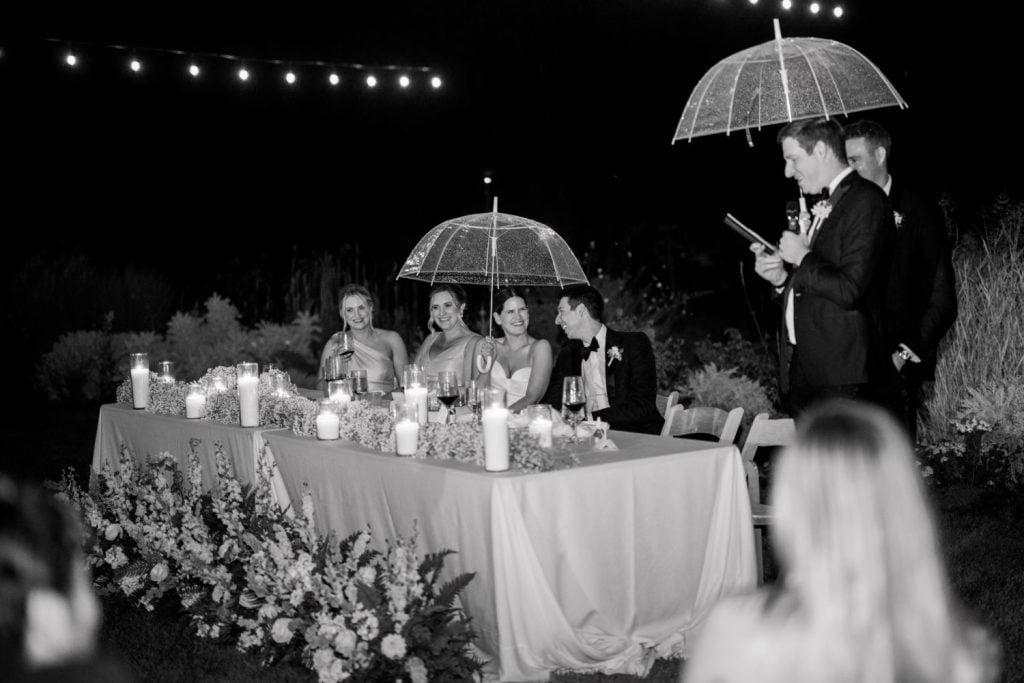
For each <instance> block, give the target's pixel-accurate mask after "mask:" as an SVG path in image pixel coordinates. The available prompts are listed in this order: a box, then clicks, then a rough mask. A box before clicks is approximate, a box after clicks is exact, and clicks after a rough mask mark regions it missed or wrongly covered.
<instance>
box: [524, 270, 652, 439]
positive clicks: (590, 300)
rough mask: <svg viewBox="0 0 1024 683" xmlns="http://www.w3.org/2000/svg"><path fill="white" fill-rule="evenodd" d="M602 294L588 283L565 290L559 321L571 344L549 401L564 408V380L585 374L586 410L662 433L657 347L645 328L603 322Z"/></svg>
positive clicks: (616, 425)
mask: <svg viewBox="0 0 1024 683" xmlns="http://www.w3.org/2000/svg"><path fill="white" fill-rule="evenodd" d="M603 314H604V298H603V297H602V296H601V293H600V292H598V291H597V290H596V289H594V288H593V287H591V286H590V285H571V286H569V287H566V288H565V289H563V290H562V292H561V298H560V299H559V301H558V316H557V317H556V318H555V324H556V325H559V326H560V327H561V328H562V330H564V331H565V334H566V336H567V337H568V338H569V343H568V344H566V345H565V346H563V347H562V350H561V351H559V353H558V358H556V359H555V367H554V369H553V371H552V373H551V382H550V383H549V384H548V393H547V396H545V398H544V402H545V403H550V404H551V405H553V406H555V407H557V408H561V406H562V380H563V379H564V378H565V377H568V376H571V375H582V376H583V384H584V386H585V387H586V391H587V409H588V410H589V412H590V413H591V414H592V415H593V416H594V417H595V418H601V419H602V420H604V421H605V422H607V423H608V424H609V425H610V426H611V428H612V429H619V430H623V431H629V432H644V433H647V434H658V433H660V432H661V427H662V425H663V424H664V422H665V420H664V418H663V417H662V415H661V413H659V412H658V406H657V404H656V403H655V396H656V394H657V391H658V382H657V373H656V370H655V363H654V351H653V349H652V348H651V340H650V339H648V338H647V335H646V334H644V333H643V332H618V331H616V330H613V329H610V328H609V327H608V326H606V325H605V324H604V323H603V322H602V321H601V319H602V316H603Z"/></svg>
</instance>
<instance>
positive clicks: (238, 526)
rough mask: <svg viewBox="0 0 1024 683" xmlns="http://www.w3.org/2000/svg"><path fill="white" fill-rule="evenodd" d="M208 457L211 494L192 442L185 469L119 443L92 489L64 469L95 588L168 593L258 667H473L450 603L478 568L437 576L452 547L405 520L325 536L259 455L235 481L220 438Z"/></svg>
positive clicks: (421, 674) (335, 673) (453, 673)
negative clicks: (280, 493) (276, 494)
mask: <svg viewBox="0 0 1024 683" xmlns="http://www.w3.org/2000/svg"><path fill="white" fill-rule="evenodd" d="M215 459H216V466H217V482H218V483H217V485H216V487H215V488H214V490H212V491H207V492H203V491H202V470H201V467H200V463H199V458H198V456H197V454H196V452H195V449H193V453H192V454H191V455H190V457H189V465H188V472H187V476H183V475H182V473H181V472H180V471H179V470H178V467H177V460H176V459H175V458H174V456H172V455H170V454H168V453H162V454H160V455H159V456H157V457H156V458H155V459H153V460H150V461H148V462H146V463H145V464H139V463H137V462H136V461H135V460H134V458H133V457H132V456H131V455H130V454H129V453H128V452H127V451H126V450H124V451H122V453H121V459H120V466H119V467H118V468H116V469H114V468H111V467H110V466H109V465H108V466H105V467H104V469H103V472H102V473H101V474H100V476H99V478H98V482H97V486H96V487H95V490H94V492H93V493H87V492H85V491H83V490H82V489H81V488H80V487H79V486H78V485H77V483H76V481H75V478H74V473H73V472H72V471H71V470H68V471H67V472H66V473H65V475H64V479H63V482H62V484H63V488H62V491H61V492H60V493H58V494H57V495H60V496H63V497H66V498H67V500H69V501H70V502H71V503H72V504H73V505H74V506H76V507H77V509H78V510H79V512H80V513H81V515H82V518H83V519H84V520H85V523H86V525H87V527H88V532H89V533H87V534H85V539H84V543H85V545H86V553H87V557H88V559H89V562H90V564H92V565H93V567H94V574H95V577H96V585H97V586H98V587H99V591H100V593H101V594H113V593H121V594H124V595H125V596H127V597H128V598H129V599H130V600H132V601H134V602H136V603H137V604H138V605H140V606H142V607H144V608H146V609H149V610H152V609H154V607H155V606H156V605H157V604H158V603H160V602H161V601H172V602H176V603H178V604H179V605H180V607H181V608H184V610H185V611H186V612H187V613H188V614H189V615H190V616H191V620H192V625H193V626H194V628H195V633H196V635H197V636H199V637H202V638H215V639H219V640H224V641H231V642H234V643H235V644H236V645H237V647H238V648H239V649H242V650H246V651H254V652H258V653H259V654H261V655H262V661H263V663H264V664H267V665H269V664H272V663H274V662H277V661H281V660H282V659H284V658H290V659H291V658H301V660H302V661H303V663H304V664H305V665H306V666H308V667H309V668H310V669H312V670H313V671H315V672H316V674H317V677H318V679H319V680H320V681H340V680H345V679H348V678H352V679H354V680H389V681H390V680H403V681H416V682H425V681H427V680H478V679H479V677H480V670H481V663H480V662H479V661H477V659H475V658H474V657H473V655H472V654H471V651H470V645H471V643H472V641H473V639H474V638H475V634H474V632H473V630H472V628H471V627H470V625H469V621H468V619H467V618H466V617H465V615H464V614H463V612H462V610H461V609H460V608H458V607H455V606H453V605H454V604H455V599H456V597H457V596H458V594H459V593H460V592H461V591H462V590H463V589H464V588H465V587H466V586H467V585H468V584H469V582H470V581H471V580H472V578H473V576H474V575H473V574H469V573H467V574H462V575H460V576H457V577H455V578H453V579H451V580H450V581H447V582H445V583H444V584H443V585H440V586H439V585H437V584H438V581H439V576H440V573H441V570H442V568H443V565H444V558H445V557H446V556H447V555H448V554H449V553H451V552H453V551H450V550H444V551H441V552H439V553H435V554H428V555H426V556H425V557H423V558H421V557H420V556H419V555H418V553H417V549H416V533H415V528H414V533H413V537H412V538H411V539H410V540H408V541H406V540H403V539H402V538H398V539H397V540H395V541H391V542H387V543H386V550H385V551H384V552H381V551H378V550H375V549H374V546H375V544H374V542H373V538H372V536H371V534H370V531H369V530H364V531H361V532H357V533H355V534H353V535H351V536H349V537H348V538H346V539H344V540H343V541H341V542H340V543H339V542H337V541H335V540H334V539H333V538H329V537H328V538H325V537H321V536H319V535H318V534H317V533H316V531H315V525H314V519H313V506H312V499H311V497H310V495H309V494H308V493H306V494H305V495H304V496H303V503H302V510H301V514H296V515H294V516H293V517H289V516H287V515H286V514H285V513H284V512H283V511H282V510H281V509H280V508H279V507H278V506H277V504H276V503H275V502H274V501H273V500H272V498H271V494H270V483H269V482H270V474H271V471H270V466H269V465H268V463H267V461H266V460H265V459H261V461H260V463H259V466H258V468H257V469H258V472H257V483H256V485H255V486H254V487H249V486H245V487H243V486H242V485H241V484H240V483H239V482H238V480H237V479H235V477H234V474H233V473H232V470H231V463H230V461H229V459H228V458H227V456H226V455H225V454H224V452H223V450H222V449H221V448H220V447H218V448H217V449H216V451H215ZM296 512H298V511H296Z"/></svg>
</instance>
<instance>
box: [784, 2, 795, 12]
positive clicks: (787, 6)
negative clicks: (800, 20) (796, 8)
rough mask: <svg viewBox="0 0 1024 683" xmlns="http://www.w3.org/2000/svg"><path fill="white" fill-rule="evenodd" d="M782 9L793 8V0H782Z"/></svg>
mask: <svg viewBox="0 0 1024 683" xmlns="http://www.w3.org/2000/svg"><path fill="white" fill-rule="evenodd" d="M782 9H784V10H787V11H788V10H791V9H793V0H782Z"/></svg>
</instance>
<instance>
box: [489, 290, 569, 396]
mask: <svg viewBox="0 0 1024 683" xmlns="http://www.w3.org/2000/svg"><path fill="white" fill-rule="evenodd" d="M494 304H495V312H494V320H495V322H497V323H498V325H499V326H500V327H501V330H502V332H504V333H505V336H504V337H503V338H501V339H486V338H484V339H480V340H479V341H477V345H476V349H475V350H474V353H473V357H474V358H475V357H477V356H480V355H483V356H492V357H493V358H492V363H491V368H490V372H489V373H488V372H485V373H481V371H480V369H479V367H474V368H473V377H474V378H480V379H481V380H482V383H483V385H484V386H493V387H497V388H499V389H504V390H505V403H506V405H508V407H509V409H510V410H513V411H516V410H522V409H523V408H525V407H526V406H529V405H533V404H534V403H537V402H538V401H539V400H540V399H541V398H542V397H543V396H544V393H545V392H546V391H547V388H548V380H550V379H551V363H552V354H551V344H550V343H549V342H548V341H547V340H546V339H534V338H533V337H531V336H530V334H529V332H527V328H528V327H529V326H530V312H529V311H528V310H527V308H526V300H525V299H524V298H523V297H522V295H521V294H519V293H518V292H516V291H515V290H514V289H512V288H511V287H506V288H504V289H502V290H500V291H499V292H497V293H495V295H494Z"/></svg>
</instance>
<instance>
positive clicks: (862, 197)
mask: <svg viewBox="0 0 1024 683" xmlns="http://www.w3.org/2000/svg"><path fill="white" fill-rule="evenodd" d="M827 201H828V202H829V203H830V204H831V207H832V209H831V212H830V213H829V215H828V217H827V218H825V219H824V221H823V222H822V223H821V225H820V226H819V227H818V228H817V230H816V231H815V233H814V235H813V236H812V239H811V244H810V249H811V250H810V252H809V253H808V254H807V255H806V256H804V258H803V261H801V262H800V265H799V266H797V267H796V268H794V269H793V270H792V271H791V272H790V273H789V276H788V278H787V279H786V282H785V283H784V285H785V287H784V290H783V292H782V298H781V301H782V303H783V316H784V315H785V301H786V300H787V299H788V297H789V292H790V291H792V292H793V307H794V308H793V322H794V328H795V331H796V347H797V349H798V350H799V353H798V354H797V358H798V362H799V363H800V364H801V367H802V368H803V371H804V374H805V376H806V378H807V382H808V383H809V384H810V385H811V386H816V387H824V386H836V385H844V384H876V383H880V382H882V381H884V380H885V379H887V373H888V372H889V371H888V370H887V369H886V366H885V365H884V361H888V362H889V367H890V368H891V367H892V362H891V360H889V359H888V358H887V356H886V354H885V353H884V347H883V337H882V330H883V320H882V316H883V308H884V301H885V286H886V280H887V278H888V272H889V265H890V262H891V256H892V238H893V232H894V230H895V226H894V223H893V213H892V207H891V205H890V203H889V198H888V197H887V196H886V195H885V192H884V191H882V189H881V188H880V187H878V186H877V185H875V184H874V183H873V182H871V181H869V180H864V179H863V178H861V177H860V176H859V175H857V173H856V172H851V173H849V174H847V176H846V177H845V178H843V180H842V181H840V183H839V185H838V186H837V187H836V190H835V192H834V193H833V194H832V197H831V198H830V199H829V200H827ZM782 325H783V327H782V330H783V332H782V334H781V335H780V339H781V340H785V339H786V332H785V329H786V327H785V320H784V319H783V323H782ZM780 358H782V363H781V364H780V365H781V367H780V370H781V374H782V377H781V383H782V388H783V390H784V391H788V378H789V365H788V361H789V354H788V353H785V352H781V353H780Z"/></svg>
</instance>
